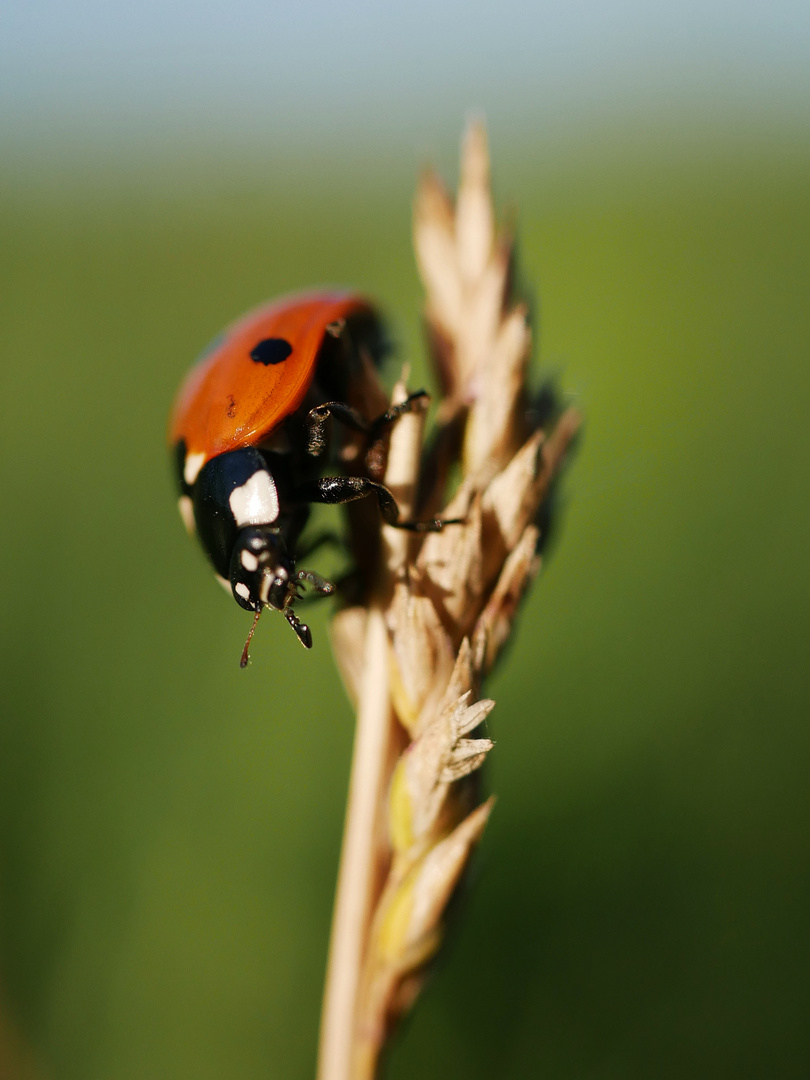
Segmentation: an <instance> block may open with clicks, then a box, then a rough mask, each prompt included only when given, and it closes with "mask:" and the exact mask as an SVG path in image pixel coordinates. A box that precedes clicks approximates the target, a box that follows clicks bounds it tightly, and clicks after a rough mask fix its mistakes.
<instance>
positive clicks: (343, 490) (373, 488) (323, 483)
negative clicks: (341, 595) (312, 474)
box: [296, 476, 461, 532]
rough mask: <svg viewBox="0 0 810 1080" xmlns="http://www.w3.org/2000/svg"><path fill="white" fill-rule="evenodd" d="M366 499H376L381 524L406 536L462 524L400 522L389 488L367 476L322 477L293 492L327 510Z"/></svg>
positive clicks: (458, 520) (454, 521)
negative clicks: (371, 497) (390, 526)
mask: <svg viewBox="0 0 810 1080" xmlns="http://www.w3.org/2000/svg"><path fill="white" fill-rule="evenodd" d="M367 495H376V497H377V502H378V503H379V507H380V513H381V514H382V518H383V521H384V522H385V523H386V525H392V526H393V527H394V528H395V529H407V530H408V532H441V531H442V529H443V528H444V527H445V525H459V524H461V518H452V519H450V520H442V519H441V518H432V519H430V520H429V521H400V517H399V507H398V506H397V503H396V499H395V498H394V496H393V495H392V494H391V492H390V491H389V490H388V488H387V487H385V485H384V484H378V483H377V482H376V480H369V479H368V477H366V476H323V477H321V479H320V480H314V481H312V483H309V484H305V485H303V486H302V487H301V488H299V489H298V491H297V492H296V496H297V498H299V499H300V500H301V501H302V502H311V503H324V504H327V505H329V506H334V505H335V504H343V503H350V502H354V501H355V500H356V499H364V498H365V497H366V496H367Z"/></svg>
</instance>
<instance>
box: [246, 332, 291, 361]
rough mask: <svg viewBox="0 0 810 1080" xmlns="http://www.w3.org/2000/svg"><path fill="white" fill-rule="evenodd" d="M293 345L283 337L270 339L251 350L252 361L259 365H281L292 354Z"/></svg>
mask: <svg viewBox="0 0 810 1080" xmlns="http://www.w3.org/2000/svg"><path fill="white" fill-rule="evenodd" d="M292 351H293V350H292V345H291V344H290V343H289V341H285V339H284V338H283V337H269V338H265V339H264V341H260V342H259V344H258V345H254V347H253V348H252V349H251V350H250V359H251V360H254V361H255V362H256V363H257V364H264V366H265V367H267V366H268V364H281V363H283V362H284V361H285V360H286V359H287V357H288V356H289V355H290V353H291V352H292Z"/></svg>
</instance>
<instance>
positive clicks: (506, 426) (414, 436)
mask: <svg viewBox="0 0 810 1080" xmlns="http://www.w3.org/2000/svg"><path fill="white" fill-rule="evenodd" d="M414 218H415V222H414V234H415V246H416V254H417V261H418V264H419V270H420V273H421V276H422V280H423V282H424V284H425V290H426V304H425V308H426V318H427V325H428V332H429V335H430V340H431V345H432V351H433V356H434V360H435V362H436V368H437V376H438V379H439V382H440V384H441V388H442V398H441V400H440V402H439V405H438V410H437V415H438V418H437V425H436V431H435V432H434V433H433V437H432V443H431V447H430V448H429V449H428V451H426V450H425V448H424V444H423V437H424V416H423V414H421V413H414V414H409V415H406V416H404V417H403V418H402V419H401V420H400V421H399V422H398V423H397V425H396V426H395V427H394V429H393V432H392V435H391V444H390V449H389V457H388V466H387V472H386V483H387V484H388V485H389V486H390V487H391V488H392V490H393V491H394V493H395V495H396V497H397V500H398V502H399V503H400V506H401V508H402V509H403V511H404V513H406V514H409V515H410V514H414V515H415V516H417V517H419V518H424V517H426V516H431V515H434V514H436V515H438V516H440V517H442V518H445V519H456V518H457V519H461V523H460V524H454V525H448V526H447V527H446V528H445V529H444V530H443V531H442V532H437V533H428V534H420V535H418V536H413V535H411V534H406V533H403V532H400V531H397V530H393V529H391V528H389V527H385V529H384V545H385V551H386V559H385V560H384V563H385V568H384V572H383V574H382V580H380V581H379V582H378V584H377V587H376V591H375V593H374V596H373V598H372V600H371V601H370V604H369V606H368V607H367V608H349V609H347V610H344V611H342V612H341V613H340V614H339V615H338V616H337V617H336V619H335V623H334V633H333V640H334V646H335V652H336V656H337V659H338V662H339V664H340V666H341V670H342V673H343V677H344V680H345V682H346V684H347V687H348V689H349V693H350V695H351V696H352V698H353V699H354V700H355V702H356V703H357V706H358V731H357V737H356V747H355V760H354V765H353V771H352V782H351V793H350V806H349V811H348V815H347V829H346V836H345V838H344V851H343V858H342V869H341V880H340V883H339V889H338V900H337V906H336V914H335V923H334V926H333V941H332V949H331V954H330V968H329V975H328V980H327V992H326V999H325V1007H324V1017H323V1025H322V1044H321V1057H320V1066H319V1078H320V1080H371V1078H372V1077H374V1076H375V1075H376V1069H377V1062H378V1058H379V1054H380V1051H381V1049H382V1046H383V1044H384V1042H385V1038H386V1035H387V1033H388V1031H389V1030H390V1028H391V1025H392V1023H393V1022H394V1021H395V1020H396V1018H397V1016H398V1015H399V1014H400V1013H401V1012H402V1011H403V1010H404V1009H405V1008H407V1007H408V1006H409V1005H410V1004H411V1002H412V1001H413V999H414V997H415V996H416V994H417V993H418V989H419V986H420V984H421V979H422V978H423V975H424V971H425V965H426V964H427V962H428V961H429V960H430V958H431V957H432V956H433V955H434V953H435V951H436V949H437V948H438V946H439V943H440V941H441V936H442V918H443V914H444V909H445V906H446V904H447V902H448V900H449V899H450V896H451V894H452V893H453V890H454V889H455V887H456V885H457V884H458V881H459V878H460V876H461V874H462V872H463V870H464V868H465V866H466V864H467V861H468V858H469V855H470V852H471V849H472V848H473V847H474V845H475V843H476V842H477V841H478V839H479V838H480V836H481V833H482V831H483V829H484V826H485V825H486V821H487V818H488V816H489V813H490V811H491V809H492V800H487V801H485V802H480V796H479V793H478V788H479V785H478V783H477V782H476V777H475V773H476V771H477V770H478V769H479V768H480V766H481V765H482V764H483V762H484V760H485V758H486V756H487V754H488V753H489V751H490V750H491V749H492V746H493V743H492V741H491V740H490V739H489V738H488V737H486V731H485V729H484V728H483V727H482V725H483V724H484V721H485V720H486V718H487V716H488V715H489V713H490V712H491V710H492V708H493V707H494V704H495V703H494V702H493V701H491V700H489V699H488V698H485V697H482V696H481V685H482V680H483V678H484V676H485V675H486V674H487V673H488V672H489V671H490V670H491V668H492V665H493V663H494V662H495V660H496V658H497V655H498V653H499V652H500V650H501V648H502V647H503V645H504V644H505V642H506V640H507V638H508V636H509V633H510V631H511V629H512V626H513V623H514V617H515V613H516V610H517V607H518V604H519V601H520V599H521V597H522V595H523V593H524V592H525V589H526V587H527V585H528V583H529V582H530V581H531V579H532V577H533V576H534V575H535V574H536V572H537V570H538V567H539V556H538V555H537V549H538V541H539V539H540V533H539V527H538V524H537V521H538V510H539V507H540V505H541V503H542V501H543V499H544V498H545V497H546V496H547V494H548V492H549V488H550V486H551V484H552V482H553V480H554V478H555V476H556V475H557V473H558V471H559V469H560V466H561V464H562V461H563V459H564V456H565V453H566V450H567V448H568V446H569V445H570V442H571V440H572V438H573V436H574V434H575V432H576V428H577V425H578V417H577V415H576V414H575V413H574V412H573V410H568V411H567V412H564V413H563V414H562V415H561V416H559V417H558V418H557V419H556V423H555V424H554V426H553V428H552V430H551V431H545V430H542V429H539V428H536V427H533V424H532V419H531V418H532V416H533V413H532V410H531V408H530V404H531V403H530V399H529V394H528V391H527V389H526V383H525V379H526V369H527V363H528V357H529V351H530V341H531V335H530V330H529V326H528V322H527V313H526V308H525V306H524V305H522V304H519V303H517V304H516V303H513V302H512V300H511V297H510V284H511V262H512V248H511V244H510V242H509V241H508V239H507V238H506V237H504V236H502V235H499V234H498V233H497V232H496V226H495V218H494V213H493V207H492V198H491V194H490V186H489V154H488V149H487V140H486V133H485V130H484V128H483V126H482V125H481V124H480V123H473V124H472V125H471V126H470V128H469V129H468V131H467V134H466V137H465V140H464V146H463V152H462V165H461V177H460V182H459V193H458V198H457V200H456V202H455V205H453V202H452V200H451V199H450V197H449V196H448V194H447V193H446V191H445V189H444V188H443V186H442V185H441V183H440V181H439V180H438V179H437V178H436V177H435V176H434V175H433V174H427V175H426V176H424V177H423V179H422V181H421V184H420V187H419V190H418V193H417V197H416V204H415V214H414ZM405 393H406V390H405V386H404V384H403V383H401V384H400V385H398V387H397V388H396V390H395V392H394V400H395V401H397V400H402V398H403V396H404V395H405ZM454 470H455V472H456V485H457V486H456V489H455V492H454V493H453V494H452V496H451V497H450V499H449V501H448V502H445V500H446V492H445V491H444V487H445V484H446V481H447V477H448V476H450V475H452V474H453V471H454ZM420 490H421V493H422V502H421V503H420V502H419V501H418V494H419V492H420ZM443 504H444V505H443ZM349 867H353V868H354V869H353V870H351V871H350V870H349V869H348V868H349Z"/></svg>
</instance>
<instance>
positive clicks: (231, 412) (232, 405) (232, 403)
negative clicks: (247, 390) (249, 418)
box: [228, 394, 236, 419]
mask: <svg viewBox="0 0 810 1080" xmlns="http://www.w3.org/2000/svg"><path fill="white" fill-rule="evenodd" d="M228 416H229V417H230V418H231V419H233V418H234V416H236V400H235V399H234V396H233V394H229V395H228Z"/></svg>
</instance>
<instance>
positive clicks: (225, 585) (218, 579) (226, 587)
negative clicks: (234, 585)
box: [214, 574, 233, 596]
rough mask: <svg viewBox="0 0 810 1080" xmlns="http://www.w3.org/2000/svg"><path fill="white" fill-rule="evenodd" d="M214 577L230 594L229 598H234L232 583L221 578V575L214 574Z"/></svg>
mask: <svg viewBox="0 0 810 1080" xmlns="http://www.w3.org/2000/svg"><path fill="white" fill-rule="evenodd" d="M214 577H215V578H216V579H217V581H218V582H219V583H220V585H221V586H222V588H223V589H224V590H225V592H226V593H227V594H228V596H233V593H232V592H231V583H230V581H228V579H227V578H224V577H220V576H219V574H214Z"/></svg>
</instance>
